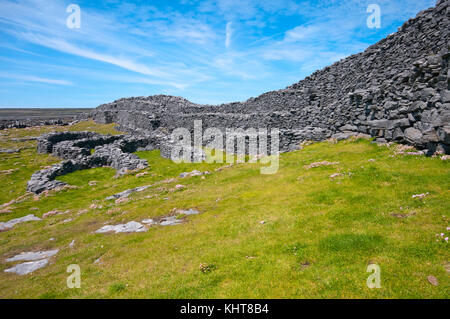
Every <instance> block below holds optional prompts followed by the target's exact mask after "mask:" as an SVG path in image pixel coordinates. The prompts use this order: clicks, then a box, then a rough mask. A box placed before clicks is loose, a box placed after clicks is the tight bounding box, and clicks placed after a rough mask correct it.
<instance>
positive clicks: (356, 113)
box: [91, 0, 450, 154]
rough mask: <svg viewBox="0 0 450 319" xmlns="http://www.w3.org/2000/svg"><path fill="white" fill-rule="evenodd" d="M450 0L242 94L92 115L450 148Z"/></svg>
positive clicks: (299, 137) (139, 126) (122, 106)
mask: <svg viewBox="0 0 450 319" xmlns="http://www.w3.org/2000/svg"><path fill="white" fill-rule="evenodd" d="M449 3H450V0H439V1H438V2H437V4H436V6H435V7H433V8H430V9H428V10H424V11H422V12H420V13H419V14H418V15H417V16H416V18H413V19H410V20H409V21H407V22H406V23H404V25H403V26H402V27H400V28H399V30H398V32H396V33H394V34H392V35H389V36H388V37H387V38H385V39H383V40H381V41H380V42H378V43H376V44H374V45H372V46H370V47H369V48H368V49H367V50H365V51H364V52H362V53H359V54H355V55H352V56H350V57H348V58H346V59H343V60H341V61H339V62H336V63H334V64H333V65H331V66H329V67H326V68H324V69H322V70H320V71H317V72H314V73H313V74H312V75H311V76H309V77H307V78H305V79H304V80H302V81H300V82H298V83H295V84H293V85H291V86H289V87H287V88H285V89H282V90H278V91H272V92H268V93H265V94H262V95H261V96H258V97H256V98H251V99H249V100H247V101H245V102H236V103H228V104H222V105H216V106H215V105H199V104H195V103H192V102H190V101H188V100H186V99H183V98H181V97H174V96H165V95H155V96H149V97H133V98H124V99H119V100H117V101H114V102H112V103H108V104H103V105H101V106H99V107H98V108H97V109H95V110H94V111H92V113H91V116H92V117H93V118H94V120H95V121H97V122H100V123H111V122H115V123H117V125H118V127H119V128H120V129H121V130H124V131H127V132H132V133H134V134H136V133H139V134H141V133H146V134H148V133H149V132H153V131H165V132H170V131H172V130H173V129H175V128H177V127H186V128H190V129H192V128H193V123H194V120H202V122H203V128H204V129H206V128H208V127H216V128H219V129H223V130H224V129H225V128H238V127H240V128H244V129H246V128H269V129H270V128H278V129H279V130H280V134H281V136H280V139H281V142H280V149H281V151H288V150H292V149H295V148H296V147H297V145H298V144H299V143H300V142H301V141H304V140H323V139H326V138H329V137H339V138H341V137H343V136H348V135H352V134H357V133H361V134H370V135H371V136H373V137H376V138H377V139H379V140H380V141H397V142H400V143H408V144H412V145H414V146H416V147H417V148H419V149H425V150H427V151H428V153H429V154H432V153H434V152H436V151H440V152H445V153H450V70H449V57H450V53H449V52H450V23H449V18H450V7H449Z"/></svg>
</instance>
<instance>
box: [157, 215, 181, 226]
mask: <svg viewBox="0 0 450 319" xmlns="http://www.w3.org/2000/svg"><path fill="white" fill-rule="evenodd" d="M181 223H182V221H181V220H180V219H178V218H177V216H168V217H164V218H163V219H161V222H160V223H159V225H161V226H173V225H179V224H181Z"/></svg>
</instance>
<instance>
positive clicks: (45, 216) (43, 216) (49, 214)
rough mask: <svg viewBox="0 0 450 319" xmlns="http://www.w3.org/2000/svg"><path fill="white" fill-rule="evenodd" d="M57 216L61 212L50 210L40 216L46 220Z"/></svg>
mask: <svg viewBox="0 0 450 319" xmlns="http://www.w3.org/2000/svg"><path fill="white" fill-rule="evenodd" d="M58 214H62V212H60V211H59V210H51V211H49V212H47V213H45V214H43V215H42V218H48V217H51V216H54V215H58Z"/></svg>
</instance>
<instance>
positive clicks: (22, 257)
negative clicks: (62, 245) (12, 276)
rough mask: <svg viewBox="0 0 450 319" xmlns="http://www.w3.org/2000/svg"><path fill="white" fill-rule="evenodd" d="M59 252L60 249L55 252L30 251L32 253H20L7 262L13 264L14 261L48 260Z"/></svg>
mask: <svg viewBox="0 0 450 319" xmlns="http://www.w3.org/2000/svg"><path fill="white" fill-rule="evenodd" d="M58 252H59V249H54V250H47V251H36V252H34V251H30V252H23V253H20V254H18V255H16V256H14V257H11V258H8V259H6V262H13V261H35V260H40V259H48V258H50V257H52V256H54V255H56V254H57V253H58Z"/></svg>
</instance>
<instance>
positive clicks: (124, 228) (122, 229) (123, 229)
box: [95, 221, 147, 234]
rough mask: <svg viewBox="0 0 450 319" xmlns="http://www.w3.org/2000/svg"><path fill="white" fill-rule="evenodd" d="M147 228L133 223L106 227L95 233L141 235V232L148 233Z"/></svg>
mask: <svg viewBox="0 0 450 319" xmlns="http://www.w3.org/2000/svg"><path fill="white" fill-rule="evenodd" d="M146 231H147V228H146V227H145V226H144V225H142V224H141V223H138V222H135V221H131V222H129V223H126V224H118V225H106V226H103V227H102V228H100V229H98V230H96V231H95V232H96V233H97V234H102V233H110V232H114V233H116V234H118V233H140V232H146Z"/></svg>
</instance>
